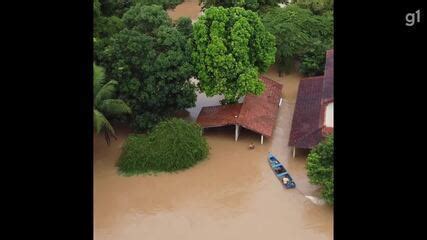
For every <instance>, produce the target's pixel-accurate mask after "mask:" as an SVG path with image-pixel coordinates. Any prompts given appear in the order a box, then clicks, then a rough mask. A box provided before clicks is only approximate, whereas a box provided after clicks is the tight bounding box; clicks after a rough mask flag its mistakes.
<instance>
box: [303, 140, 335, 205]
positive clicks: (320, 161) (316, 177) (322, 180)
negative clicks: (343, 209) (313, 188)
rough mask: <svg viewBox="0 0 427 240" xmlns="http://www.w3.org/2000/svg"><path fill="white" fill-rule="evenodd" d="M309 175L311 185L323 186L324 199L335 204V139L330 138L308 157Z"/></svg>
mask: <svg viewBox="0 0 427 240" xmlns="http://www.w3.org/2000/svg"><path fill="white" fill-rule="evenodd" d="M307 175H308V177H309V179H310V182H311V183H314V184H318V185H320V186H322V197H323V198H324V199H325V200H326V202H328V203H329V204H333V203H334V137H333V135H330V136H328V137H327V138H326V139H325V141H323V142H321V143H319V144H318V145H317V146H316V147H315V148H314V149H313V150H311V152H310V154H309V155H308V157H307Z"/></svg>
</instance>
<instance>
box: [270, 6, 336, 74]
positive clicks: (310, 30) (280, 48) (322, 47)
mask: <svg viewBox="0 0 427 240" xmlns="http://www.w3.org/2000/svg"><path fill="white" fill-rule="evenodd" d="M262 17H263V22H264V25H265V27H266V28H267V29H268V31H270V32H271V33H272V34H274V35H275V36H276V46H277V54H276V61H277V64H278V66H279V75H281V74H282V73H283V71H284V70H285V69H286V68H287V67H289V66H290V65H291V64H292V63H293V62H294V60H302V61H303V62H304V59H305V58H306V57H312V58H311V59H310V60H311V61H312V62H310V61H307V62H305V63H304V64H306V65H304V66H303V68H302V69H303V73H305V74H307V75H313V74H316V73H320V72H322V71H323V70H322V69H323V67H324V66H323V65H322V62H321V61H322V60H323V61H324V55H325V51H326V50H327V49H328V48H330V47H331V46H332V39H333V18H332V14H331V13H328V14H325V15H321V16H316V15H314V14H313V13H312V12H311V11H310V10H308V9H303V8H300V7H298V6H297V5H295V4H291V5H289V6H287V7H286V8H274V9H271V10H270V11H268V12H266V13H265V14H264V15H263V16H262ZM313 56H314V57H313ZM322 56H323V57H322ZM319 60H320V61H319ZM313 61H314V64H313Z"/></svg>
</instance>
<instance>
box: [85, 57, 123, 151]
mask: <svg viewBox="0 0 427 240" xmlns="http://www.w3.org/2000/svg"><path fill="white" fill-rule="evenodd" d="M117 85H118V82H117V81H114V80H111V81H109V82H105V71H104V69H103V68H102V67H100V66H97V65H95V64H93V96H94V100H93V125H94V128H95V131H96V133H100V132H103V133H104V136H105V140H106V141H107V144H108V145H109V144H110V136H113V137H114V138H115V139H117V137H116V133H115V131H114V128H113V126H111V124H110V122H109V121H108V119H107V117H117V116H120V115H124V114H130V113H131V109H130V108H129V106H128V105H126V103H125V102H124V101H123V100H121V99H116V98H114V97H116V90H117Z"/></svg>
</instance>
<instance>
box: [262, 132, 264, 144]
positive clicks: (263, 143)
mask: <svg viewBox="0 0 427 240" xmlns="http://www.w3.org/2000/svg"><path fill="white" fill-rule="evenodd" d="M261 144H264V135H262V134H261Z"/></svg>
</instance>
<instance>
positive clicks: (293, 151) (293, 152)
mask: <svg viewBox="0 0 427 240" xmlns="http://www.w3.org/2000/svg"><path fill="white" fill-rule="evenodd" d="M292 156H293V158H295V147H293V149H292Z"/></svg>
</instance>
